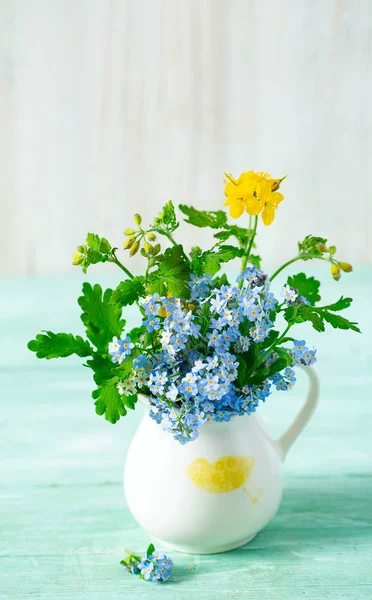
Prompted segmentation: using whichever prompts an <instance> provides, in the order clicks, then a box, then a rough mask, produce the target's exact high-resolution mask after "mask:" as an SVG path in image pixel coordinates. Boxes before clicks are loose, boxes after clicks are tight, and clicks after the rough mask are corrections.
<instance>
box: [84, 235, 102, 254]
mask: <svg viewBox="0 0 372 600" xmlns="http://www.w3.org/2000/svg"><path fill="white" fill-rule="evenodd" d="M100 241H101V240H100V237H99V235H97V234H96V233H88V234H87V246H89V248H91V249H92V250H97V252H99V246H100Z"/></svg>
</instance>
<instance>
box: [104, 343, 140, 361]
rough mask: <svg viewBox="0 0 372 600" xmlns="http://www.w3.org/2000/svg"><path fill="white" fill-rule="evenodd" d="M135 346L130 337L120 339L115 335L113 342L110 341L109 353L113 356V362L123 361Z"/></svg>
mask: <svg viewBox="0 0 372 600" xmlns="http://www.w3.org/2000/svg"><path fill="white" fill-rule="evenodd" d="M133 348H134V344H133V343H132V342H131V339H130V338H129V337H126V338H124V339H123V340H118V338H117V337H114V338H113V340H112V342H110V343H109V354H110V356H111V357H112V362H117V363H119V364H120V363H122V362H123V360H124V358H125V357H126V356H128V355H129V354H130V353H131V352H132V350H133Z"/></svg>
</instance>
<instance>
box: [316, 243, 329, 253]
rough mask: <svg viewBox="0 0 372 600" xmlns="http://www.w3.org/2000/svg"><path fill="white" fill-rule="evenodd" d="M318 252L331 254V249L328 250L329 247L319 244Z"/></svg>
mask: <svg viewBox="0 0 372 600" xmlns="http://www.w3.org/2000/svg"><path fill="white" fill-rule="evenodd" d="M317 247H318V250H320V251H321V252H329V248H327V246H326V245H325V244H318V246H317Z"/></svg>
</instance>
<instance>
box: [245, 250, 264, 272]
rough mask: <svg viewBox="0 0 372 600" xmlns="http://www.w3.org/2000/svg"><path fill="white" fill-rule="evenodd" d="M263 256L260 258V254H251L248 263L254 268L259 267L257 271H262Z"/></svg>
mask: <svg viewBox="0 0 372 600" xmlns="http://www.w3.org/2000/svg"><path fill="white" fill-rule="evenodd" d="M261 260H262V258H261V256H259V255H258V254H250V255H249V256H248V262H250V263H251V264H252V265H253V266H254V267H257V269H261Z"/></svg>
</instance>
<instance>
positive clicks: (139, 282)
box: [111, 277, 145, 306]
mask: <svg viewBox="0 0 372 600" xmlns="http://www.w3.org/2000/svg"><path fill="white" fill-rule="evenodd" d="M144 281H145V278H144V277H135V278H134V279H127V280H126V281H122V282H121V283H119V285H118V287H117V288H116V290H114V291H113V292H112V295H111V304H116V305H118V306H129V305H130V304H134V302H137V301H138V299H139V298H140V297H141V296H144V295H145V285H144Z"/></svg>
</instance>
